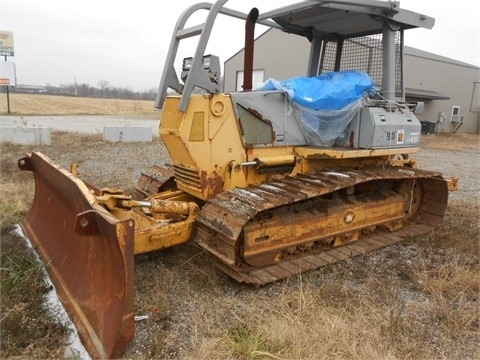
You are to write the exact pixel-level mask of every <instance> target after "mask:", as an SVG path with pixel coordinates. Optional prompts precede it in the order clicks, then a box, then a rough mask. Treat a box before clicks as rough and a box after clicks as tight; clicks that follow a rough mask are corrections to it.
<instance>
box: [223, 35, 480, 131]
mask: <svg viewBox="0 0 480 360" xmlns="http://www.w3.org/2000/svg"><path fill="white" fill-rule="evenodd" d="M272 44H274V45H272ZM277 44H284V45H283V46H278V45H277ZM309 50H310V43H309V42H308V40H307V39H305V38H302V37H299V36H296V35H291V34H287V33H284V32H281V31H279V30H275V29H272V30H270V31H267V32H266V33H264V34H262V35H261V36H260V37H258V38H257V39H256V40H255V53H254V64H253V67H254V70H264V80H267V79H269V78H274V79H279V80H281V79H288V78H290V77H294V76H304V75H305V72H306V69H307V63H308V55H309ZM404 51H405V57H404V62H405V69H404V84H405V87H406V88H412V89H419V90H429V91H435V92H438V93H440V94H442V95H445V96H447V97H449V99H448V100H428V99H423V98H408V97H407V101H411V100H412V101H413V100H415V101H423V102H424V103H425V111H424V113H423V114H419V115H417V116H418V118H419V120H421V121H433V122H437V121H438V120H439V114H440V113H442V112H443V113H445V116H446V120H445V121H444V122H443V123H439V124H437V130H438V131H440V132H452V131H454V130H455V128H456V126H457V124H455V123H451V122H450V119H451V113H452V107H453V106H459V107H460V115H463V116H464V123H463V125H462V126H461V127H460V128H459V129H458V132H480V116H479V115H480V114H479V111H480V109H479V107H480V68H479V67H476V66H473V65H469V64H465V63H461V62H458V61H455V60H453V59H449V58H445V57H441V56H438V55H435V54H431V53H427V52H424V51H421V50H418V49H414V48H410V47H405V50H404ZM243 56H244V55H243V50H241V51H239V52H238V53H237V54H235V55H234V56H233V57H231V58H230V59H228V60H227V61H226V62H225V67H224V69H225V71H224V74H225V75H224V88H225V91H227V92H229V91H235V89H236V79H237V72H238V71H242V70H243ZM254 87H255V84H254ZM475 87H476V91H475V90H474V89H475Z"/></svg>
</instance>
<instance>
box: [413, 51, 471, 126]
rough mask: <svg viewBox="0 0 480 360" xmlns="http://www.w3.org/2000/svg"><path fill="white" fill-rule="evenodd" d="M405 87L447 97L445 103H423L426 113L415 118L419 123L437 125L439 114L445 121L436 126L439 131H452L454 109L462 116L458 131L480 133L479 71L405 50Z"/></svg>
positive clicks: (437, 57) (452, 61) (440, 58)
mask: <svg viewBox="0 0 480 360" xmlns="http://www.w3.org/2000/svg"><path fill="white" fill-rule="evenodd" d="M405 70H406V71H405V75H404V76H405V84H406V85H405V86H406V87H409V88H414V89H421V90H434V91H437V92H439V93H441V94H443V95H446V96H448V97H449V99H448V100H422V99H418V100H421V101H424V102H425V112H424V114H422V115H418V118H419V119H420V120H426V121H432V122H437V121H438V120H439V118H440V113H444V114H445V116H446V120H445V121H444V122H443V123H439V124H438V125H437V126H438V130H439V131H440V132H451V131H453V130H454V129H455V127H456V125H457V124H455V123H452V122H451V121H450V120H451V114H452V108H453V106H459V107H460V115H463V116H464V122H463V125H462V126H461V127H460V128H459V130H458V132H479V111H480V109H479V103H480V99H479V98H478V97H479V96H480V92H479V91H478V89H477V91H476V93H475V94H474V90H475V83H477V87H478V83H480V68H478V67H475V66H472V65H469V64H464V63H460V62H458V61H455V60H452V59H448V58H444V57H440V56H437V55H435V54H429V53H427V52H424V51H421V50H418V49H413V48H405Z"/></svg>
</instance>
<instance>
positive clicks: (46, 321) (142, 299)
mask: <svg viewBox="0 0 480 360" xmlns="http://www.w3.org/2000/svg"><path fill="white" fill-rule="evenodd" d="M0 95H4V94H0ZM15 96H16V95H15ZM24 99H25V101H27V100H28V99H30V101H32V102H33V100H36V101H44V100H47V99H51V101H52V102H53V103H52V105H51V107H50V108H51V109H54V108H55V107H59V108H61V107H62V106H68V109H63V110H59V111H60V112H65V113H67V112H68V111H70V109H73V108H77V105H74V104H71V103H70V104H69V105H61V104H60V102H61V101H64V100H65V101H67V100H69V99H70V98H66V99H63V98H60V97H54V98H51V97H43V95H32V97H30V95H29V96H26V97H25V98H24ZM56 100H58V102H56ZM70 100H72V99H70ZM74 100H75V101H77V102H79V103H81V104H84V103H87V102H88V101H89V100H90V99H89V100H84V99H74ZM91 100H96V99H91ZM27 102H28V101H27ZM66 103H67V104H68V101H67V102H66ZM99 103H100V104H103V105H99V106H100V108H101V107H102V106H105V107H106V105H105V104H106V102H105V103H104V102H102V101H100V102H99ZM127 103H128V104H130V105H132V103H130V102H127ZM62 104H65V103H62ZM130 105H127V104H126V103H125V104H124V103H123V101H118V108H119V109H123V108H128V107H129V106H130ZM152 107H153V103H152ZM100 108H99V109H98V110H97V111H101V110H100ZM78 109H79V110H78V111H80V106H78ZM34 110H35V109H34ZM34 110H30V111H32V112H33V111H34ZM22 111H27V110H22ZM35 111H36V110H35ZM49 111H54V110H49ZM82 111H86V110H85V109H84V110H82ZM111 111H113V112H114V109H112V110H111ZM125 111H127V110H125ZM128 111H134V112H135V111H139V112H141V111H143V110H141V109H140V108H137V109H136V110H135V108H133V109H132V108H131V109H130V110H128ZM110 114H116V113H110ZM135 114H139V113H138V112H135ZM86 144H88V145H86ZM422 144H423V145H424V147H425V148H426V150H427V151H430V152H429V154H430V155H432V158H433V159H434V160H431V161H432V162H433V161H435V162H438V163H440V164H441V166H443V170H445V171H446V172H447V174H449V175H456V174H459V173H462V174H463V175H462V176H463V179H462V178H461V180H460V184H461V186H464V188H465V189H467V187H466V185H465V184H467V183H470V184H473V185H470V186H473V189H472V190H471V191H470V190H469V191H470V193H467V192H465V191H466V190H463V192H459V196H457V197H454V198H453V200H452V201H450V203H449V207H448V209H447V212H446V214H445V218H444V221H443V223H441V224H440V225H439V226H438V227H437V228H436V229H435V230H434V231H432V232H430V233H428V234H426V235H425V236H419V237H415V238H412V239H410V240H407V241H405V242H403V243H401V244H398V245H395V246H392V247H389V248H386V249H383V250H380V251H377V252H374V253H370V254H366V255H364V256H359V257H356V258H353V259H349V260H346V261H342V262H339V263H337V264H333V265H331V266H327V267H323V268H320V269H318V270H315V271H312V272H309V273H305V274H302V275H300V276H295V277H293V278H291V279H287V280H285V281H282V282H279V283H275V284H269V285H267V286H264V287H261V288H252V287H249V286H245V285H242V284H238V283H236V282H235V281H232V280H231V279H229V278H228V277H227V276H226V275H224V274H223V273H221V272H219V271H217V270H216V269H215V267H213V266H212V263H211V260H210V259H209V258H208V257H207V256H206V254H205V253H202V252H199V249H198V248H197V247H196V246H194V245H193V244H185V245H184V246H180V247H177V248H172V249H167V250H165V251H161V252H158V253H152V254H146V255H143V256H139V257H138V258H136V259H135V275H134V276H135V315H148V316H149V318H148V319H147V320H145V321H142V322H139V323H137V330H136V338H135V341H134V342H133V343H132V345H131V346H130V347H129V349H128V350H127V353H126V354H125V356H124V358H125V359H142V360H143V359H189V360H190V359H191V360H194V359H195V360H197V359H205V360H206V359H222V360H223V359H242V360H243V359H244V360H253V359H264V360H267V359H270V360H271V359H277V360H278V359H282V360H287V359H288V360H297V359H298V360H316V359H342V360H343V359H358V360H364V359H368V360H370V359H374V360H376V359H382V360H383V359H422V360H424V359H426V360H437V359H445V360H457V359H458V360H464V359H476V358H477V357H478V354H479V353H480V345H479V344H480V318H479V314H480V313H479V310H480V297H479V294H480V292H479V290H480V289H479V286H480V265H479V254H480V253H479V233H480V222H479V203H478V201H477V200H478V197H477V196H475V194H476V193H475V191H477V190H476V189H478V185H477V184H478V180H477V182H475V177H476V176H477V175H478V172H477V170H478V165H476V164H477V163H478V155H479V153H480V150H479V137H478V135H474V134H455V135H442V136H431V137H424V140H423V141H422ZM159 146H162V144H161V143H160V140H155V141H154V142H152V143H146V144H142V145H140V144H135V143H132V144H128V143H117V144H115V143H107V142H104V141H103V140H102V137H101V136H100V135H79V134H70V133H53V134H52V145H49V146H43V147H42V148H41V149H40V150H41V151H42V152H45V153H46V154H47V155H49V156H51V157H60V155H71V156H72V157H73V158H76V159H81V171H83V173H82V172H81V174H82V176H83V175H84V176H87V177H93V178H95V180H96V181H98V182H96V184H99V182H100V181H103V180H105V181H108V182H113V181H115V182H117V183H116V186H121V185H123V186H128V185H131V183H130V182H131V177H130V171H131V167H130V165H131V163H136V164H135V165H136V166H140V167H143V165H142V164H145V163H146V162H147V161H150V158H148V160H147V159H146V158H147V155H146V154H149V155H150V154H152V158H155V157H156V154H158V147H159ZM432 149H436V150H438V152H437V151H431V150H432ZM31 150H32V147H30V146H20V145H13V144H1V145H0V211H1V301H0V306H1V327H0V330H1V336H0V340H1V342H0V358H2V359H5V358H15V359H19V358H21V359H59V358H63V357H64V349H65V347H66V345H67V344H66V342H67V336H68V333H67V330H66V329H65V328H64V327H63V326H62V325H61V324H59V323H58V322H57V321H56V320H55V319H54V318H53V317H52V315H51V314H49V313H48V312H46V311H45V309H44V308H43V307H42V301H43V298H42V297H43V295H44V294H45V293H46V292H47V290H48V287H47V285H46V284H45V283H44V281H43V280H42V279H43V278H42V267H43V265H42V264H39V263H38V262H37V261H36V259H35V257H34V256H33V254H32V252H31V251H29V250H28V249H26V248H25V246H24V243H23V241H22V240H21V239H20V238H18V236H16V235H15V234H14V233H12V229H13V228H14V226H15V224H17V223H18V222H19V221H20V220H21V219H22V218H23V217H24V216H25V214H26V213H27V211H28V209H29V207H30V206H31V202H32V197H33V192H34V184H33V178H32V176H31V174H30V173H29V172H22V171H19V170H18V168H17V164H16V162H17V160H18V159H19V158H20V157H21V156H23V154H24V153H25V152H28V151H31ZM156 152H157V153H156ZM125 153H128V154H131V153H133V154H137V155H136V156H137V157H136V158H134V159H130V161H129V164H126V163H124V162H126V161H124V159H122V154H125ZM95 155H98V156H95ZM111 159H114V160H115V161H118V162H119V163H120V164H119V165H118V171H116V172H115V173H107V174H101V173H100V172H98V171H93V170H92V171H91V173H87V172H86V170H84V169H88V167H87V165H88V164H87V163H92V164H96V165H97V166H98V167H99V168H101V169H102V167H103V169H104V168H105V167H106V163H108V162H111V161H112V160H111ZM424 159H427V160H428V159H430V158H427V157H424ZM427 165H429V166H430V165H432V164H428V163H427ZM469 169H473V170H469ZM468 176H470V177H471V179H465V178H466V177H468ZM472 179H473V181H472ZM468 180H469V181H468ZM467 190H468V189H467ZM465 194H466V195H465ZM469 194H472V196H470V197H469Z"/></svg>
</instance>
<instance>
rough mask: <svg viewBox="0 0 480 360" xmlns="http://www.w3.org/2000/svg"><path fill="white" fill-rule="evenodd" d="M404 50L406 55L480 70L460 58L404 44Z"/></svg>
mask: <svg viewBox="0 0 480 360" xmlns="http://www.w3.org/2000/svg"><path fill="white" fill-rule="evenodd" d="M403 51H404V53H405V55H412V56H417V57H422V58H425V59H430V60H436V61H442V62H446V63H449V64H455V65H460V66H466V67H471V68H474V69H479V70H480V67H479V66H476V65H472V64H468V63H465V62H462V61H458V60H455V59H452V58H448V57H446V56H442V55H437V54H435V53H431V52H428V51H424V50H420V49H417V48H413V47H410V46H404V47H403Z"/></svg>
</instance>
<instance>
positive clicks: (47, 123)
mask: <svg viewBox="0 0 480 360" xmlns="http://www.w3.org/2000/svg"><path fill="white" fill-rule="evenodd" d="M159 122H160V119H159V118H151V117H141V116H138V117H134V116H110V115H50V116H0V127H1V126H20V127H40V128H47V129H50V130H60V131H72V132H81V133H89V134H97V133H98V134H103V127H104V126H150V127H152V129H153V133H154V134H157V132H158V125H159Z"/></svg>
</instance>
